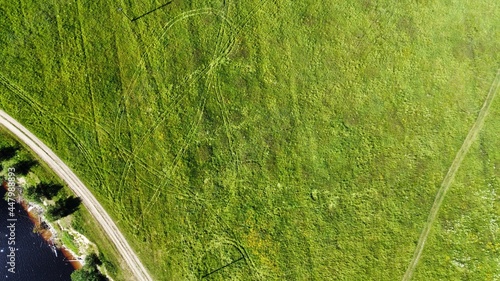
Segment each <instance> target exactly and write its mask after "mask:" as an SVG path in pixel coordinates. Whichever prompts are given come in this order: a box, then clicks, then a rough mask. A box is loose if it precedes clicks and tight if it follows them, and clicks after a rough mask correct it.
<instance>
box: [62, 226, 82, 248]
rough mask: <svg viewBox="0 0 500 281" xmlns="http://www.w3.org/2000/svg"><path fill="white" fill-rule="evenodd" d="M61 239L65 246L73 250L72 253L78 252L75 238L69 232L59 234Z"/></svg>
mask: <svg viewBox="0 0 500 281" xmlns="http://www.w3.org/2000/svg"><path fill="white" fill-rule="evenodd" d="M61 241H62V243H63V245H64V246H65V247H67V248H68V249H70V250H71V251H73V253H79V252H80V251H79V249H78V246H77V245H76V244H75V239H74V238H73V236H72V235H71V234H69V233H68V232H66V231H64V232H63V233H62V236H61Z"/></svg>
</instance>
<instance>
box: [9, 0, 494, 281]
mask: <svg viewBox="0 0 500 281" xmlns="http://www.w3.org/2000/svg"><path fill="white" fill-rule="evenodd" d="M100 2H103V1H83V0H81V1H63V2H60V1H59V2H56V1H45V2H43V3H32V2H30V1H20V2H15V3H10V2H7V1H4V3H3V5H1V6H2V8H0V9H1V12H2V14H3V15H5V16H4V17H2V18H0V46H1V48H0V52H1V53H0V65H2V68H1V69H0V92H1V95H0V107H1V108H3V109H4V110H5V111H7V112H8V113H9V114H11V115H13V116H14V117H15V118H17V119H18V120H19V121H20V122H21V123H23V124H24V125H25V126H26V127H28V128H29V129H31V130H32V131H33V132H34V133H35V134H36V135H37V136H39V137H40V138H41V139H43V140H44V141H45V142H47V144H48V145H49V146H50V147H51V148H53V149H54V150H55V151H56V152H57V153H58V154H59V156H61V158H63V159H64V160H65V161H66V162H67V163H68V164H69V165H70V166H71V167H72V168H73V169H74V170H75V171H76V173H77V174H78V175H79V176H81V178H82V179H83V180H84V182H85V183H86V184H87V185H88V186H89V187H90V188H91V189H92V191H93V192H94V194H96V196H97V197H98V198H99V199H100V201H101V202H102V203H103V204H104V205H105V206H106V207H107V210H108V211H109V212H110V214H111V215H112V216H113V217H114V218H115V219H116V221H117V224H118V225H119V226H120V227H121V229H122V230H123V232H124V234H125V235H126V237H127V238H128V239H129V240H130V242H131V243H132V245H133V246H134V249H135V250H136V251H137V252H138V254H139V255H140V257H141V258H142V260H143V261H144V262H145V264H146V266H147V267H148V269H149V270H150V271H151V272H152V274H153V275H154V276H155V277H156V279H158V280H197V279H201V278H205V279H207V280H227V279H235V280H305V279H312V280H397V279H400V278H401V277H402V276H403V274H404V271H405V269H406V267H407V265H408V263H409V261H410V259H411V256H412V254H413V251H414V248H415V245H416V241H417V239H418V237H419V234H420V231H421V230H422V227H423V225H424V224H425V221H426V219H427V215H428V212H429V209H430V207H431V205H432V202H433V200H434V196H435V193H436V191H437V190H438V188H439V185H440V183H441V181H442V179H443V177H444V175H445V174H446V172H447V170H448V168H449V166H450V164H451V162H452V161H453V157H454V156H455V154H456V151H457V150H458V149H459V148H460V146H461V144H462V142H463V140H464V138H465V137H466V135H467V132H468V130H469V128H470V127H471V126H472V124H473V123H474V121H475V118H476V116H477V113H478V112H479V110H480V107H481V105H482V103H483V100H484V98H485V97H486V94H487V92H488V87H489V86H490V84H491V81H492V80H493V78H494V76H495V74H496V71H497V69H498V67H499V65H500V64H499V62H500V55H499V53H498V50H499V49H500V39H499V38H500V36H499V35H500V34H499V31H500V4H498V3H496V2H495V1H486V0H479V1H465V0H455V1H414V2H415V3H411V4H410V3H394V1H377V2H376V1H361V0H360V1H340V2H341V3H318V1H309V0H308V1H270V0H261V1H256V0H248V1H238V2H236V1H174V2H173V3H172V4H170V5H168V6H166V7H164V8H162V9H160V10H158V11H155V12H154V13H151V14H150V15H148V16H146V17H143V18H141V19H139V20H136V21H134V22H131V21H130V20H129V19H128V18H127V17H126V16H125V15H124V14H123V13H126V15H127V16H129V17H137V16H139V15H141V14H143V13H145V12H147V11H149V10H151V9H154V8H155V7H157V6H159V5H161V4H163V3H160V2H154V1H142V0H141V1H136V2H131V1H114V2H113V1H112V2H108V1H104V2H107V3H100ZM337 2H339V1H337ZM495 104H496V106H495V105H494V108H498V102H497V103H495ZM495 112H498V110H496V111H495ZM497 116H498V114H497V113H490V116H489V117H488V120H489V121H488V120H487V124H486V126H485V128H483V131H484V133H483V135H482V136H483V137H482V138H481V142H480V143H481V145H482V146H484V147H487V148H485V149H486V150H487V151H488V153H480V152H479V151H480V150H478V149H479V142H478V144H477V145H476V148H475V154H474V152H473V151H472V150H474V147H473V149H472V150H471V152H470V153H471V155H469V156H468V157H467V158H466V160H465V162H464V164H463V165H466V166H467V167H469V168H468V169H467V168H466V169H464V170H467V171H463V170H462V168H461V170H460V171H462V172H461V173H462V174H461V175H460V176H458V177H457V179H456V180H455V181H456V184H454V186H452V188H451V190H450V193H449V194H448V195H449V196H450V197H449V198H446V199H445V205H446V206H443V211H442V214H441V213H440V218H441V217H443V224H444V223H448V224H457V223H460V221H459V220H460V218H461V216H462V215H463V210H465V209H464V208H466V207H463V208H462V207H460V208H455V202H456V204H459V205H460V204H462V205H463V206H469V205H474V206H476V207H477V208H476V207H475V208H474V209H473V211H472V212H474V214H475V215H474V216H472V217H470V218H476V217H482V216H481V215H482V214H483V213H484V212H489V214H484V215H491V216H493V214H492V212H493V211H495V210H496V209H495V208H496V207H491V208H490V207H488V206H496V205H497V204H498V203H497V202H496V201H494V200H493V201H491V200H490V201H488V200H486V201H485V200H482V199H477V198H476V197H473V196H471V197H467V198H465V199H464V198H463V197H464V196H461V194H476V193H477V194H483V193H484V194H490V193H487V192H486V191H488V190H490V191H491V188H492V187H491V188H490V187H487V186H485V185H484V183H485V180H486V179H487V178H490V177H491V176H492V175H495V174H496V175H498V170H495V169H493V168H491V166H487V165H486V168H484V169H488V172H487V174H485V173H486V172H484V171H485V170H484V169H483V168H481V166H476V165H475V164H474V163H473V162H474V161H475V162H477V163H483V162H482V161H491V162H494V161H497V160H495V159H496V158H495V157H496V156H494V155H496V154H498V153H496V152H494V149H495V143H496V142H497V141H496V140H495V137H496V135H495V133H494V132H495V128H496V127H495V126H494V125H489V124H493V122H495V121H494V119H495V118H496V117H497ZM488 122H490V123H488ZM472 159H475V160H472ZM485 163H488V162H485ZM483 166H484V165H483ZM476 169H477V171H476ZM483 170H484V171H483ZM466 174H467V175H466ZM491 185H492V186H494V187H495V186H498V183H497V182H496V181H495V182H492V183H491ZM489 188H490V189H489ZM465 190H467V191H470V193H460V192H465ZM481 192H483V193H481ZM474 198H476V199H477V202H476V201H474V200H476V199H474ZM463 200H465V201H463ZM467 200H472V201H474V202H472V201H470V202H469V201H467ZM466 201H467V202H469V203H467V202H466ZM471 202H472V203H474V204H472V203H471ZM492 202H493V203H492ZM491 204H493V205H491ZM462 205H460V206H462ZM488 208H490V209H488ZM492 210H493V211H492ZM495 212H497V211H495ZM493 213H494V212H493ZM497 213H498V212H497ZM446 216H448V217H450V219H445V218H447V217H446ZM484 218H486V217H484ZM467 222H470V224H472V225H476V224H474V223H472V222H474V220H472V219H470V220H467V221H463V222H461V223H462V224H464V225H466V224H467ZM484 222H485V223H486V221H484ZM477 225H481V226H477V227H476V228H475V231H476V235H477V236H481V235H486V233H489V232H488V231H490V230H489V229H490V228H488V227H487V226H486V225H485V224H482V221H481V223H479V222H478V224H477ZM467 227H468V228H470V227H475V226H471V225H468V226H467ZM436 229H437V230H435V231H434V232H432V233H434V234H431V235H433V236H432V237H431V238H430V240H429V243H430V244H429V246H428V248H426V249H425V251H424V256H423V259H422V262H421V266H419V267H417V271H416V273H415V279H422V280H428V278H431V279H439V278H445V277H446V276H452V277H453V276H468V277H470V278H471V279H476V278H475V277H480V278H482V277H483V276H488V275H485V274H486V273H485V272H493V270H496V268H497V265H495V263H496V262H495V261H496V257H495V256H494V255H493V254H488V255H484V254H483V255H479V253H482V252H481V251H482V249H487V247H490V246H488V245H489V244H487V243H485V244H481V243H479V244H474V246H471V247H470V248H468V247H465V246H463V245H464V244H463V243H460V241H462V240H460V239H466V238H467V237H468V236H466V234H464V233H462V232H450V231H448V230H446V229H448V228H444V229H445V230H446V231H448V232H446V231H445V230H441V229H440V228H439V225H438V226H436ZM443 231H444V232H443ZM495 231H496V232H495V233H496V234H498V231H497V230H496V229H495ZM450 233H452V234H450ZM446 235H448V236H446ZM445 236H446V239H448V238H450V239H451V240H449V241H452V242H446V243H456V245H457V246H456V247H454V248H453V250H450V251H449V252H448V253H447V255H448V256H449V257H450V258H449V259H448V260H447V259H446V257H445V256H443V257H442V259H441V258H439V257H441V256H442V255H445V254H444V253H445V252H446V251H442V247H443V244H442V243H444V242H443V241H445V239H444V238H443V237H445ZM491 237H492V238H491V241H492V242H491V241H490V242H491V243H492V244H493V245H495V243H498V242H497V240H496V238H495V237H496V236H495V235H492V236H491ZM433 239H437V240H438V241H437V240H436V241H434V240H433ZM432 241H434V242H432ZM447 241H448V240H447ZM240 257H243V259H241V260H239V261H237V262H235V263H233V264H231V265H230V266H227V267H225V268H223V269H221V270H219V271H216V272H215V273H213V274H211V275H209V276H206V275H207V274H209V273H211V272H213V271H215V270H217V269H219V268H221V267H223V266H225V265H227V264H230V263H231V262H233V261H236V260H238V259H239V258H240ZM463 257H470V258H471V259H472V260H473V259H474V258H477V259H481V260H484V263H486V264H487V265H488V269H484V270H482V269H481V268H482V267H481V268H476V269H474V270H473V269H470V268H469V269H470V270H469V271H466V270H465V269H464V268H466V267H460V266H458V267H456V266H455V265H454V264H457V261H458V262H460V263H464V261H463ZM479 263H481V264H483V262H478V264H479ZM459 265H460V264H459ZM453 266H455V267H453ZM471 266H472V265H471ZM204 276H205V277H204Z"/></svg>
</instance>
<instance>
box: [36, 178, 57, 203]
mask: <svg viewBox="0 0 500 281" xmlns="http://www.w3.org/2000/svg"><path fill="white" fill-rule="evenodd" d="M62 188H63V186H62V185H60V184H57V183H46V182H41V183H39V184H37V185H36V187H35V190H36V193H37V194H38V195H40V196H43V197H45V198H47V199H48V200H52V198H54V196H56V195H57V193H59V191H60V190H61V189H62Z"/></svg>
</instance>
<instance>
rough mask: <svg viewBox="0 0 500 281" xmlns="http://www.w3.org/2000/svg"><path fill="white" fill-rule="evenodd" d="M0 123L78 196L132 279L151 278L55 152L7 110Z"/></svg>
mask: <svg viewBox="0 0 500 281" xmlns="http://www.w3.org/2000/svg"><path fill="white" fill-rule="evenodd" d="M0 126H3V127H5V128H6V129H7V130H9V131H10V132H11V133H12V134H13V135H15V136H16V137H17V138H19V140H20V141H22V142H23V143H24V144H25V145H27V146H28V147H29V148H30V149H31V150H33V152H34V153H36V154H37V155H38V157H39V158H40V159H41V160H42V161H44V162H45V163H46V164H47V165H48V166H49V167H50V168H51V169H52V170H53V171H54V172H55V173H56V174H57V175H58V176H59V177H60V178H61V179H62V180H64V181H65V182H66V183H67V184H68V186H69V188H71V190H72V191H73V192H74V193H75V194H76V195H77V196H78V197H80V198H81V199H82V203H83V205H85V207H86V208H87V209H88V211H89V212H90V213H91V214H92V216H94V218H95V219H96V221H97V222H98V223H99V224H100V226H101V228H102V229H103V230H104V232H106V234H107V235H108V237H109V239H110V240H111V241H112V243H113V244H114V246H116V249H117V250H118V252H119V253H120V255H121V256H122V257H123V260H124V261H125V263H126V264H127V266H128V267H129V268H130V271H131V272H132V274H133V275H134V276H133V278H134V279H133V280H137V281H152V280H153V279H152V278H151V276H150V275H149V273H148V272H147V270H146V268H145V267H144V266H143V265H142V263H141V261H140V260H139V258H138V257H137V255H136V254H135V253H134V251H133V250H132V248H131V247H130V245H129V244H128V242H127V240H126V239H125V237H124V236H123V234H122V233H121V232H120V230H119V229H118V227H117V226H116V224H115V222H114V221H113V219H111V217H110V216H109V215H108V213H107V212H106V210H104V208H103V207H102V206H101V204H100V203H99V202H98V201H97V199H96V198H95V197H94V195H93V194H92V193H91V192H90V191H89V189H88V188H87V187H86V186H85V185H84V184H83V182H82V181H81V180H80V179H79V178H78V177H77V176H76V175H75V174H74V173H73V171H71V169H70V168H69V167H68V166H67V165H66V164H64V162H63V161H62V160H61V159H60V158H59V157H57V155H55V153H54V152H52V150H51V149H50V148H48V147H47V146H46V145H45V144H44V143H43V142H42V141H41V140H40V139H38V138H37V137H36V136H35V135H33V134H32V133H31V132H30V131H29V130H28V129H26V128H25V127H24V126H23V125H21V124H20V123H19V122H17V121H16V120H15V119H13V118H12V117H10V116H9V115H8V114H7V113H5V112H4V111H2V110H0Z"/></svg>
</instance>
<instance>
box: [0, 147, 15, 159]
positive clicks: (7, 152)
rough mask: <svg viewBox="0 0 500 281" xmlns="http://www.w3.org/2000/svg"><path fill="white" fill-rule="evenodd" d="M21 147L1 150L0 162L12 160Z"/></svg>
mask: <svg viewBox="0 0 500 281" xmlns="http://www.w3.org/2000/svg"><path fill="white" fill-rule="evenodd" d="M18 150H19V147H17V146H6V147H2V148H0V161H6V160H10V159H12V158H13V157H14V156H16V154H17V151H18Z"/></svg>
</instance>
